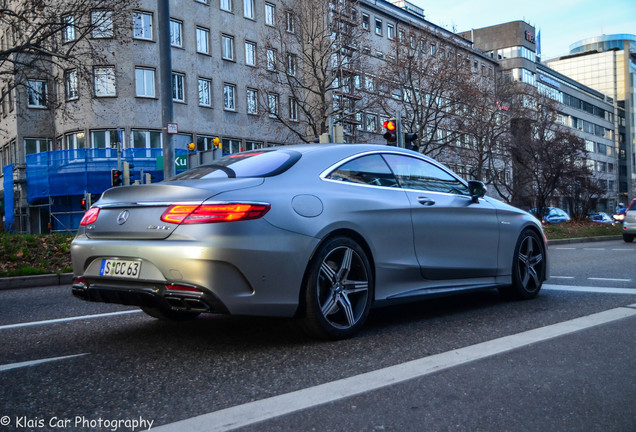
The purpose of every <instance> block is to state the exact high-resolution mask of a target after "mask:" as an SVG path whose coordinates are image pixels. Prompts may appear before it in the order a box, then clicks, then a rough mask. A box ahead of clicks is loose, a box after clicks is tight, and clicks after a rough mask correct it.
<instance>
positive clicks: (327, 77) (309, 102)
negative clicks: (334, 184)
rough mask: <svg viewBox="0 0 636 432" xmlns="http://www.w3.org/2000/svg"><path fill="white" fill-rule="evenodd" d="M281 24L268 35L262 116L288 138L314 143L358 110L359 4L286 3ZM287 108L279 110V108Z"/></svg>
mask: <svg viewBox="0 0 636 432" xmlns="http://www.w3.org/2000/svg"><path fill="white" fill-rule="evenodd" d="M282 6H283V14H284V15H283V23H282V25H280V26H278V27H275V28H270V29H267V30H266V34H265V35H264V37H263V40H266V41H268V42H267V45H266V46H265V47H264V48H263V49H262V52H261V58H262V61H261V64H262V65H263V67H262V68H261V69H260V73H259V82H260V83H261V84H260V85H259V87H258V93H259V98H258V100H259V108H260V110H259V111H260V112H262V115H263V116H264V117H270V118H273V119H275V120H277V122H276V123H277V126H278V127H279V128H280V129H281V130H284V131H287V132H288V133H289V136H290V139H294V140H300V141H303V142H311V141H313V140H314V139H315V138H316V137H318V136H320V135H321V134H323V133H325V132H327V131H328V127H329V119H330V118H332V119H334V120H335V121H341V122H344V121H347V120H349V119H350V118H351V117H352V116H354V115H355V112H356V111H357V110H359V109H360V108H358V107H356V105H359V102H360V97H359V96H356V95H354V85H353V82H352V80H353V76H354V74H355V71H356V70H361V69H362V68H363V55H362V53H361V52H360V50H358V49H357V46H358V44H359V42H360V38H361V37H362V32H361V31H360V28H359V22H358V21H359V20H358V12H357V1H356V0H345V1H336V0H330V1H322V0H306V1H302V2H291V1H283V2H282ZM279 105H281V106H284V107H285V109H281V106H279Z"/></svg>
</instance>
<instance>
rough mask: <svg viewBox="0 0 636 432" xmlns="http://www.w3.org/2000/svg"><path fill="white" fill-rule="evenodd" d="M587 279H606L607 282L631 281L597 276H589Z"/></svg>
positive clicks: (629, 280)
mask: <svg viewBox="0 0 636 432" xmlns="http://www.w3.org/2000/svg"><path fill="white" fill-rule="evenodd" d="M587 279H588V280H597V281H608V282H631V281H632V280H631V279H614V278H599V277H589V278H587Z"/></svg>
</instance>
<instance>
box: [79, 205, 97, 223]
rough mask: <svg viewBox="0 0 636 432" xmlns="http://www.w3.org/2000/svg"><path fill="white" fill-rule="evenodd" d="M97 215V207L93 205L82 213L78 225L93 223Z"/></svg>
mask: <svg viewBox="0 0 636 432" xmlns="http://www.w3.org/2000/svg"><path fill="white" fill-rule="evenodd" d="M97 215H99V208H97V207H93V208H92V209H90V210H89V211H87V212H86V213H84V217H83V218H82V220H81V222H80V225H90V224H92V223H95V221H96V220H97Z"/></svg>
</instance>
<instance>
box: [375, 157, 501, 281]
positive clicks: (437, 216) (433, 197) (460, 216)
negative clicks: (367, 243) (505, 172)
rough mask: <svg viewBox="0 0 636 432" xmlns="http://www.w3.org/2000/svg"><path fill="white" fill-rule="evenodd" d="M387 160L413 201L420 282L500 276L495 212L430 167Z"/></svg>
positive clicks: (421, 161) (437, 168)
mask: <svg viewBox="0 0 636 432" xmlns="http://www.w3.org/2000/svg"><path fill="white" fill-rule="evenodd" d="M385 159H386V161H387V163H388V164H389V166H390V167H391V169H392V170H393V172H394V174H395V176H396V178H397V179H398V181H399V182H400V185H401V186H402V188H404V190H405V191H406V193H407V195H408V198H409V201H410V205H411V217H412V222H413V236H414V243H415V252H416V256H417V260H418V262H419V264H420V271H421V273H422V276H423V277H424V278H425V279H428V280H450V279H474V278H483V277H494V276H496V273H497V251H498V243H499V223H498V220H497V211H496V209H495V207H494V206H493V205H492V204H490V203H489V202H488V201H487V200H485V199H479V200H478V202H473V199H472V198H471V196H470V194H469V191H468V187H467V186H466V185H465V184H464V183H463V182H462V181H460V180H459V179H457V178H456V177H455V176H453V175H452V174H451V173H450V172H448V171H446V170H445V169H443V168H441V167H440V166H437V165H435V164H434V163H432V162H430V161H427V160H424V159H421V158H417V157H411V156H405V155H397V154H387V155H385Z"/></svg>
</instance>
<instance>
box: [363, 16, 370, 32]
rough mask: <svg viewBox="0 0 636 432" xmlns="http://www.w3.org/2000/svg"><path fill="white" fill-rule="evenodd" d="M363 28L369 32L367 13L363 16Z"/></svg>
mask: <svg viewBox="0 0 636 432" xmlns="http://www.w3.org/2000/svg"><path fill="white" fill-rule="evenodd" d="M362 28H363V29H365V30H369V15H367V14H365V13H363V14H362Z"/></svg>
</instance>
